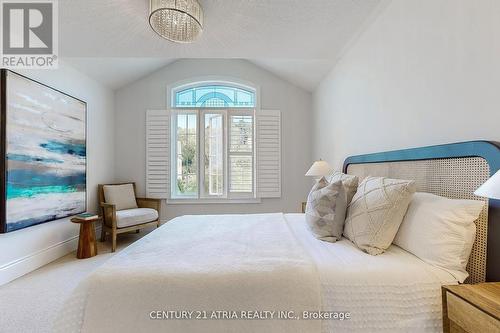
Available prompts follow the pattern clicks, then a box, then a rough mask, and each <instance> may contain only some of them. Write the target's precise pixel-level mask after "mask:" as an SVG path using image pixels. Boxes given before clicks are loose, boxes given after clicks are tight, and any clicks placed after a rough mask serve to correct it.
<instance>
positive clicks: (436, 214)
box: [394, 193, 484, 282]
mask: <svg viewBox="0 0 500 333" xmlns="http://www.w3.org/2000/svg"><path fill="white" fill-rule="evenodd" d="M483 207H484V202H482V201H476V200H456V199H448V198H443V197H440V196H437V195H434V194H430V193H415V195H414V196H413V199H412V201H411V203H410V206H409V207H408V212H407V213H406V216H405V218H404V220H403V223H402V224H401V227H400V228H399V231H398V233H397V235H396V238H395V239H394V244H396V245H397V246H399V247H401V248H403V249H405V250H406V251H408V252H411V253H413V254H414V255H416V256H417V257H419V258H420V259H422V260H423V261H425V262H427V263H429V264H431V265H435V266H438V267H441V268H443V269H445V270H447V271H448V272H450V273H451V274H452V275H453V276H454V277H455V278H456V279H457V280H459V281H460V282H463V281H464V280H465V279H466V278H467V276H468V275H469V274H468V273H467V271H466V270H465V267H466V266H467V262H468V261H469V255H470V252H471V250H472V245H473V244H474V240H475V237H476V224H475V223H474V221H475V220H477V219H478V218H479V215H480V214H481V211H482V209H483Z"/></svg>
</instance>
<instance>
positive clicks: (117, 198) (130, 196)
mask: <svg viewBox="0 0 500 333" xmlns="http://www.w3.org/2000/svg"><path fill="white" fill-rule="evenodd" d="M104 199H105V200H106V203H109V204H112V205H115V206H116V210H122V209H131V208H137V202H136V201H135V193H134V186H133V185H132V184H123V185H104Z"/></svg>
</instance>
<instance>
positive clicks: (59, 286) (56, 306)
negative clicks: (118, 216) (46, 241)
mask: <svg viewBox="0 0 500 333" xmlns="http://www.w3.org/2000/svg"><path fill="white" fill-rule="evenodd" d="M146 233H147V231H141V233H140V234H135V233H131V234H124V235H121V236H118V248H117V252H119V251H120V250H122V249H124V248H125V247H126V246H128V245H129V244H131V243H133V242H134V241H136V240H137V239H139V238H140V237H142V236H144V235H145V234H146ZM117 252H115V253H117ZM113 255H114V254H113V253H111V242H110V241H108V242H105V243H100V242H98V255H97V256H95V257H93V258H89V259H81V260H79V259H76V254H75V252H73V253H70V254H68V255H66V256H64V257H62V258H60V259H58V260H56V261H53V262H51V263H49V264H47V265H45V266H43V267H41V268H39V269H37V270H36V271H33V272H31V273H28V274H26V275H24V276H22V277H20V278H18V279H16V280H14V281H12V282H10V283H8V284H6V285H3V286H1V287H0V332H2V333H11V332H12V333H24V332H36V333H44V332H51V328H52V323H53V321H54V319H55V318H56V316H57V313H58V311H59V310H60V308H61V306H62V305H63V303H64V300H65V299H66V298H67V297H68V296H69V295H70V293H71V291H72V290H73V289H74V288H75V287H76V286H77V285H78V283H79V282H80V281H81V280H82V279H83V278H85V277H86V276H87V275H88V274H90V273H91V272H92V271H93V270H95V269H96V268H97V267H99V266H100V265H102V264H103V263H104V262H106V260H108V259H109V258H111V257H112V256H113Z"/></svg>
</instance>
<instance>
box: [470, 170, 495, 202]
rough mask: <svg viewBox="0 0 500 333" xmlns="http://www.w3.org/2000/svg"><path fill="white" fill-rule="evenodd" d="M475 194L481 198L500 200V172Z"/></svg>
mask: <svg viewBox="0 0 500 333" xmlns="http://www.w3.org/2000/svg"><path fill="white" fill-rule="evenodd" d="M474 194H475V195H477V196H480V197H485V198H490V199H498V200H500V170H498V171H497V172H496V173H495V174H494V175H493V176H491V177H490V179H488V180H487V181H486V182H485V183H484V184H483V185H481V186H480V187H479V188H478V189H477V190H476V191H475V192H474Z"/></svg>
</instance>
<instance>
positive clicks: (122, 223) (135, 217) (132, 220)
mask: <svg viewBox="0 0 500 333" xmlns="http://www.w3.org/2000/svg"><path fill="white" fill-rule="evenodd" d="M156 219H158V212H157V211H156V210H155V209H152V208H134V209H124V210H119V211H117V212H116V226H117V227H118V228H125V227H130V226H132V225H137V224H142V223H146V222H152V221H155V220H156Z"/></svg>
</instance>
